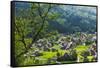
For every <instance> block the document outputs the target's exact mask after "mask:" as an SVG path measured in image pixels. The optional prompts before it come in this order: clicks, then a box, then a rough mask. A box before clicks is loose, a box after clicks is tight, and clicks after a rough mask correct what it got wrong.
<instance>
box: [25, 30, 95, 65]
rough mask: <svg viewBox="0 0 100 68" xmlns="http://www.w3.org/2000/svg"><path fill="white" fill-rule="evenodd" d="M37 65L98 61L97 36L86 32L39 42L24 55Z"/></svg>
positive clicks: (61, 35) (43, 39) (44, 39)
mask: <svg viewBox="0 0 100 68" xmlns="http://www.w3.org/2000/svg"><path fill="white" fill-rule="evenodd" d="M24 56H25V57H26V58H30V59H33V60H32V63H33V64H35V65H41V64H62V63H75V62H91V61H92V62H93V61H96V60H97V34H96V33H94V34H88V33H84V32H80V33H75V34H70V35H63V34H59V35H58V36H52V37H48V38H42V39H39V40H37V41H36V42H35V43H34V44H33V45H32V47H31V50H30V51H29V52H28V53H26V54H24Z"/></svg>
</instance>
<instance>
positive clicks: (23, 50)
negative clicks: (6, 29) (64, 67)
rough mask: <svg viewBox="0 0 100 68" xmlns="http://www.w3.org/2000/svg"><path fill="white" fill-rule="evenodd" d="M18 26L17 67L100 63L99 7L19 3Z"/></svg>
mask: <svg viewBox="0 0 100 68" xmlns="http://www.w3.org/2000/svg"><path fill="white" fill-rule="evenodd" d="M13 23H14V22H13ZM14 24H15V32H14V34H15V45H14V46H15V63H16V65H17V66H26V65H44V64H64V63H66V64H67V63H77V62H95V61H97V31H96V7H89V6H74V5H59V4H45V3H43V4H40V3H23V2H15V23H14Z"/></svg>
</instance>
